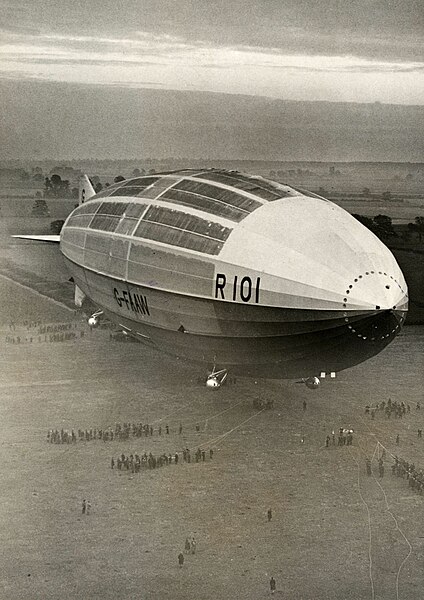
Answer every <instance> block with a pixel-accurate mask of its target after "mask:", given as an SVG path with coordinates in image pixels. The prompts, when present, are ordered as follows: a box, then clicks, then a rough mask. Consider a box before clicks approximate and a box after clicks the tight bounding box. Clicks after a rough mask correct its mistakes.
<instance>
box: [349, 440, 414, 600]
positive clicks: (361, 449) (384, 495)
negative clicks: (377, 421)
mask: <svg viewBox="0 0 424 600" xmlns="http://www.w3.org/2000/svg"><path fill="white" fill-rule="evenodd" d="M374 435H375V434H374ZM375 437H376V436H375ZM379 447H381V448H384V450H386V451H387V452H388V453H389V454H390V456H391V457H392V458H395V456H394V455H393V454H392V453H391V452H390V450H389V449H388V448H386V447H385V446H384V444H382V443H381V442H380V441H379V440H377V443H376V447H375V449H374V452H373V455H372V458H371V460H373V459H374V457H375V455H376V453H377V456H378V450H379ZM358 449H359V450H360V452H362V454H363V455H364V456H367V454H366V453H365V451H364V449H363V447H362V446H361V445H360V444H359V446H358ZM354 460H355V462H356V464H357V465H358V467H359V463H358V461H357V460H356V459H355V458H354ZM372 477H373V479H374V481H375V482H376V483H377V485H378V487H379V488H380V490H381V491H382V493H383V497H384V503H385V506H386V512H387V513H388V514H389V515H390V517H391V518H392V519H393V521H394V523H395V529H396V530H397V531H398V532H399V533H400V535H401V536H402V537H403V539H404V540H405V542H406V544H407V545H408V553H407V555H406V556H405V557H404V559H403V560H402V562H401V563H400V565H399V569H398V571H397V574H396V600H399V580H400V574H401V571H402V569H403V567H404V565H405V563H406V561H407V560H408V559H409V558H410V556H411V555H412V544H411V543H410V541H409V540H408V538H407V537H406V535H405V534H404V532H403V531H402V529H401V528H400V526H399V522H398V520H397V519H396V517H395V515H394V514H393V512H392V511H391V510H390V507H389V502H388V499H387V494H386V492H385V490H384V488H383V486H382V485H381V483H380V482H379V481H378V479H377V478H376V476H375V475H374V473H372Z"/></svg>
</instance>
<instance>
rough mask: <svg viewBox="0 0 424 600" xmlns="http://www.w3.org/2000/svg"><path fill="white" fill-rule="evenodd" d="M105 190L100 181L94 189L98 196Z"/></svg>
mask: <svg viewBox="0 0 424 600" xmlns="http://www.w3.org/2000/svg"><path fill="white" fill-rule="evenodd" d="M102 189H103V186H102V184H101V183H100V181H98V182H97V183H96V185H95V187H94V191H95V192H96V194H98V193H99V192H101V191H102Z"/></svg>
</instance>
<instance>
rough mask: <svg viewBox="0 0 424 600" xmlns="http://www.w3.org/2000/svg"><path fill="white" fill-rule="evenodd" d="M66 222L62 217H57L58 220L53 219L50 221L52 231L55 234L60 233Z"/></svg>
mask: <svg viewBox="0 0 424 600" xmlns="http://www.w3.org/2000/svg"><path fill="white" fill-rule="evenodd" d="M64 223H65V221H63V220H62V219H57V221H52V222H51V223H50V230H51V232H52V233H53V234H55V235H59V233H60V232H61V231H62V227H63V224H64Z"/></svg>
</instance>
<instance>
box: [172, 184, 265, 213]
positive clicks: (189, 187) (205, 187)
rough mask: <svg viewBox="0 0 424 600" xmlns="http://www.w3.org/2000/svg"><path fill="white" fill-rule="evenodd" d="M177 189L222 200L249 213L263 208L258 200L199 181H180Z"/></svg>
mask: <svg viewBox="0 0 424 600" xmlns="http://www.w3.org/2000/svg"><path fill="white" fill-rule="evenodd" d="M175 189H177V190H184V191H186V192H192V193H194V194H199V195H200V196H205V197H206V198H212V199H213V200H220V201H221V202H225V203H226V204H230V205H231V206H236V207H237V208H240V209H242V210H245V211H247V212H253V211H254V210H256V209H257V208H259V207H261V206H262V204H261V202H258V200H253V199H251V198H246V197H245V196H242V195H241V194H236V193H235V192H232V191H231V190H226V189H224V188H220V187H216V186H214V185H209V184H208V183H200V182H198V181H191V180H183V181H180V183H178V184H177V185H176V186H175Z"/></svg>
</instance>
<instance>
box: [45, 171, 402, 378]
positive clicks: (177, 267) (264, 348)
mask: <svg viewBox="0 0 424 600" xmlns="http://www.w3.org/2000/svg"><path fill="white" fill-rule="evenodd" d="M80 190H81V203H80V205H79V206H78V207H77V208H76V209H75V210H74V211H73V212H72V213H71V214H70V215H69V216H68V218H67V219H66V221H65V223H64V226H63V228H62V231H61V235H60V249H61V252H62V255H63V258H64V261H65V263H66V266H67V268H68V270H69V272H70V273H71V275H72V278H73V280H74V282H75V285H76V300H77V303H81V301H82V299H83V298H84V297H87V298H89V299H90V300H91V301H92V302H93V303H94V305H95V306H97V307H98V310H97V311H96V312H95V313H94V314H93V315H92V316H91V317H90V319H91V324H92V325H95V324H97V322H98V319H99V318H100V317H101V316H105V317H107V318H108V319H109V320H110V321H112V322H114V323H116V324H117V326H118V327H119V328H120V330H122V331H124V332H125V333H126V334H127V335H131V336H133V337H135V338H136V339H138V340H139V341H141V342H143V343H145V344H148V345H150V346H153V347H155V348H157V349H160V350H162V351H165V352H167V353H169V354H172V355H175V356H178V357H180V358H181V359H185V360H187V361H190V362H191V363H193V364H197V365H206V366H208V368H209V369H210V371H211V372H210V375H209V377H208V379H207V385H208V386H209V387H212V388H216V387H220V385H221V383H222V382H223V381H224V380H225V377H226V375H227V373H228V372H231V373H233V374H239V375H244V376H247V377H255V378H276V379H301V380H303V381H306V382H307V384H308V387H316V386H317V385H318V383H319V381H320V377H322V376H325V374H330V373H331V374H332V375H333V374H335V373H337V372H339V371H342V370H344V369H347V368H349V367H352V366H354V365H357V364H359V363H361V362H363V361H365V360H367V359H369V358H371V357H373V356H375V355H376V354H378V353H379V352H380V351H382V350H383V349H384V348H385V347H386V346H387V345H388V344H389V343H390V342H391V341H392V340H393V339H394V338H395V336H396V335H397V334H398V333H399V332H400V330H401V327H402V325H403V323H404V321H405V318H406V314H407V309H408V290H407V285H406V282H405V279H404V276H403V274H402V272H401V270H400V268H399V265H398V264H397V262H396V260H395V258H394V256H393V254H392V253H391V252H390V250H389V249H388V248H387V247H386V246H385V245H384V244H383V243H382V242H381V241H380V240H379V239H378V238H377V237H376V236H375V235H374V234H373V233H371V232H370V231H369V230H368V229H367V228H365V227H364V226H363V225H362V224H361V223H359V222H358V221H357V220H356V219H355V218H354V217H352V216H351V215H350V214H349V213H348V212H346V211H345V210H343V209H342V208H340V207H339V206H337V205H336V204H334V203H332V202H330V201H329V200H327V199H325V198H323V197H321V196H318V195H316V194H314V193H311V192H308V191H304V190H301V189H296V188H294V187H291V186H289V185H284V184H282V183H279V182H275V181H271V180H269V179H265V178H263V177H260V176H253V175H248V174H244V173H240V172H237V171H225V170H218V169H187V170H180V171H174V172H164V173H158V174H154V175H147V176H143V177H135V178H132V179H127V180H124V181H120V182H119V183H116V184H114V185H111V186H110V187H107V188H106V189H104V190H103V191H101V192H100V193H98V194H95V193H94V190H93V188H92V186H91V184H90V181H89V179H88V178H87V176H85V177H84V179H83V181H82V185H81V187H80ZM33 237H34V236H33ZM39 239H40V238H39ZM44 239H46V236H45V237H44ZM50 239H51V240H52V239H53V238H52V236H50ZM55 241H56V240H55ZM57 241H59V238H57Z"/></svg>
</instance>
